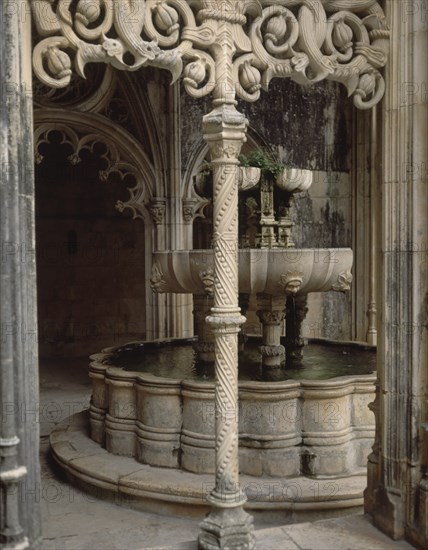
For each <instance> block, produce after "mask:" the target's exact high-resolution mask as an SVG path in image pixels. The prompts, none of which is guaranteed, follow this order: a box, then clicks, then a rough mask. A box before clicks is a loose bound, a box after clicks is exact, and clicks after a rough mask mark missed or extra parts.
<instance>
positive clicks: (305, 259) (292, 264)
mask: <svg viewBox="0 0 428 550" xmlns="http://www.w3.org/2000/svg"><path fill="white" fill-rule="evenodd" d="M231 253H233V251H231ZM225 254H227V251H226V252H225ZM238 261H239V271H238V278H239V283H238V286H239V292H241V293H246V294H256V293H261V294H269V295H272V296H278V295H282V294H286V292H287V284H288V283H289V282H291V281H296V280H297V281H298V292H300V293H302V294H307V293H309V292H327V291H329V290H348V289H349V283H350V278H351V276H350V271H351V268H352V262H353V253H352V250H351V249H350V248H316V249H313V248H270V249H267V248H246V249H239V250H238ZM153 262H154V264H153V265H154V273H155V276H154V277H152V284H153V287H154V288H155V290H157V291H160V292H174V293H191V294H204V293H206V292H207V291H209V290H210V285H211V284H212V281H209V277H207V276H208V275H209V274H210V273H211V274H213V270H214V255H213V251H212V250H174V251H171V250H168V251H162V252H154V253H153Z"/></svg>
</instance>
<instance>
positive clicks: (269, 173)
mask: <svg viewBox="0 0 428 550" xmlns="http://www.w3.org/2000/svg"><path fill="white" fill-rule="evenodd" d="M239 161H240V163H241V166H244V167H250V166H253V167H255V168H260V170H261V172H262V176H264V177H265V178H267V179H270V180H274V179H275V178H276V177H277V176H278V174H280V173H281V172H282V171H283V170H284V168H285V165H284V164H281V163H279V162H277V161H276V160H275V159H274V158H273V155H272V153H271V152H270V151H267V150H265V149H255V150H254V151H251V153H249V154H248V155H243V154H242V155H240V156H239Z"/></svg>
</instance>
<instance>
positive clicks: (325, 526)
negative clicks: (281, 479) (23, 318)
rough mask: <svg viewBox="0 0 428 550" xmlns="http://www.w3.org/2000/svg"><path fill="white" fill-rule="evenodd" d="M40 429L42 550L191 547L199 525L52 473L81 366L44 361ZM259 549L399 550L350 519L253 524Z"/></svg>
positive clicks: (85, 392) (78, 396)
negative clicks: (105, 496) (54, 444)
mask: <svg viewBox="0 0 428 550" xmlns="http://www.w3.org/2000/svg"><path fill="white" fill-rule="evenodd" d="M40 388H41V390H40V431H41V464H42V487H41V502H42V515H43V540H42V543H41V549H42V550H45V549H46V550H90V549H91V550H92V549H94V550H97V549H99V550H103V549H106V550H121V549H124V550H125V549H126V550H134V549H135V550H137V549H142V550H143V549H145V550H155V549H157V550H161V549H165V550H166V549H168V550H195V549H196V548H197V545H196V542H195V541H196V538H197V535H198V532H199V527H198V521H197V520H194V519H183V518H172V517H165V516H160V515H155V514H148V513H143V512H138V511H135V510H131V509H127V508H124V507H119V506H115V505H114V504H113V503H110V502H105V501H102V500H99V499H97V498H95V497H93V496H90V495H88V494H86V493H84V492H82V491H80V490H79V489H77V488H75V487H72V486H70V485H69V484H68V483H67V482H66V481H64V480H63V479H62V478H61V476H60V475H59V474H58V472H57V471H56V470H55V467H54V465H53V464H52V461H51V458H50V455H49V443H48V436H49V433H50V431H51V430H52V428H53V427H54V426H56V424H58V422H60V421H61V420H62V419H63V418H65V417H67V416H69V415H70V414H74V413H76V412H78V411H80V410H82V409H85V408H87V407H88V404H89V396H90V392H91V387H90V383H89V379H88V377H87V361H86V360H82V361H76V360H73V362H70V361H63V360H61V361H49V362H43V364H42V366H41V370H40ZM255 533H256V539H257V548H258V550H297V549H305V550H395V549H397V550H398V549H400V550H405V549H411V548H413V547H412V546H410V545H409V544H407V543H405V542H403V541H392V540H391V539H389V538H388V537H386V536H385V535H383V534H382V533H381V532H380V531H378V530H377V529H375V528H374V527H373V526H372V525H371V524H370V521H369V519H368V518H366V517H365V516H363V515H352V516H347V517H342V518H339V519H328V520H320V521H315V522H312V523H297V524H293V525H283V526H281V525H278V523H276V524H275V525H267V524H266V521H263V522H262V520H256V522H255Z"/></svg>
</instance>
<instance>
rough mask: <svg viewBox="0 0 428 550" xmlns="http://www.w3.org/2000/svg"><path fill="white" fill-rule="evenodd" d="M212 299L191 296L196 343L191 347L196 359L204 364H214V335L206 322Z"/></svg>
mask: <svg viewBox="0 0 428 550" xmlns="http://www.w3.org/2000/svg"><path fill="white" fill-rule="evenodd" d="M212 306H213V299H212V298H211V297H210V296H206V295H203V294H194V295H193V319H194V327H195V336H197V337H198V341H197V342H195V345H194V346H193V347H194V349H195V351H196V354H197V357H198V358H199V359H200V360H201V361H204V362H205V363H214V359H215V353H214V333H213V331H212V329H211V326H210V325H209V324H208V323H207V322H206V318H207V316H208V315H209V314H210V313H211V308H212Z"/></svg>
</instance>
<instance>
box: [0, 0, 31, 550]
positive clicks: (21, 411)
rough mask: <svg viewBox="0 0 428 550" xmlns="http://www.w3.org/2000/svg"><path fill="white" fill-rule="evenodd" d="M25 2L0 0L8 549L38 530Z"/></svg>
mask: <svg viewBox="0 0 428 550" xmlns="http://www.w3.org/2000/svg"><path fill="white" fill-rule="evenodd" d="M22 4H25V2H24V3H23V2H15V1H12V0H3V1H2V2H1V3H0V109H1V111H0V120H1V124H0V143H1V146H0V170H1V182H0V228H1V248H2V257H1V261H0V320H1V333H2V336H1V344H0V360H1V363H0V408H1V412H0V546H1V547H2V548H9V549H12V548H14V549H18V548H27V547H28V546H29V545H30V544H31V545H34V546H36V543H37V539H38V537H39V536H40V510H39V502H40V494H39V491H40V466H39V417H38V410H37V404H38V401H39V399H38V387H39V384H38V364H37V316H36V288H35V284H36V270H35V242H34V177H33V176H34V164H33V163H34V161H33V143H32V142H33V122H32V121H33V117H32V96H31V28H30V20H29V18H25V17H23V16H22V15H23V14H25V13H28V9H29V6H25V5H22ZM21 8H22V11H21ZM25 10H27V11H25Z"/></svg>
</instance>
